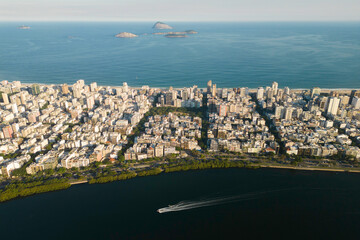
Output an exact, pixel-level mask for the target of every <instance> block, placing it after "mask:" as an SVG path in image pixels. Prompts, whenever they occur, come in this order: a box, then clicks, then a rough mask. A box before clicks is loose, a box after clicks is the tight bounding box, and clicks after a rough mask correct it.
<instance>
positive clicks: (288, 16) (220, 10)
mask: <svg viewBox="0 0 360 240" xmlns="http://www.w3.org/2000/svg"><path fill="white" fill-rule="evenodd" d="M24 20H25V21H158V20H159V21H360V0H0V21H24Z"/></svg>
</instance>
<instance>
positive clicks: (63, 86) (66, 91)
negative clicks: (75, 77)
mask: <svg viewBox="0 0 360 240" xmlns="http://www.w3.org/2000/svg"><path fill="white" fill-rule="evenodd" d="M61 91H62V93H63V94H68V93H69V86H68V85H67V84H66V83H64V84H63V85H62V86H61Z"/></svg>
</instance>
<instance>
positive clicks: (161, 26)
mask: <svg viewBox="0 0 360 240" xmlns="http://www.w3.org/2000/svg"><path fill="white" fill-rule="evenodd" d="M153 28H154V29H173V28H172V27H171V26H169V25H167V24H166V23H163V22H156V23H155V24H154V26H153Z"/></svg>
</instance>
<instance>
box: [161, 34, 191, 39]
mask: <svg viewBox="0 0 360 240" xmlns="http://www.w3.org/2000/svg"><path fill="white" fill-rule="evenodd" d="M165 37H167V38H185V37H187V35H186V34H177V33H170V34H166V35H165Z"/></svg>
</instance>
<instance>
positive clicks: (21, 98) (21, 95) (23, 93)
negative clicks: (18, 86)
mask: <svg viewBox="0 0 360 240" xmlns="http://www.w3.org/2000/svg"><path fill="white" fill-rule="evenodd" d="M26 94H27V92H25V91H22V92H21V93H20V100H21V104H24V105H25V104H26Z"/></svg>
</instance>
